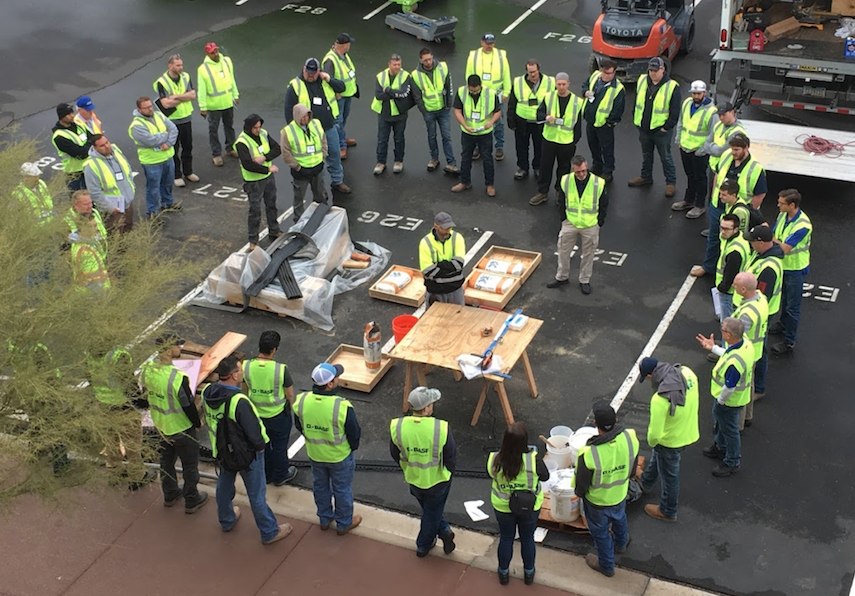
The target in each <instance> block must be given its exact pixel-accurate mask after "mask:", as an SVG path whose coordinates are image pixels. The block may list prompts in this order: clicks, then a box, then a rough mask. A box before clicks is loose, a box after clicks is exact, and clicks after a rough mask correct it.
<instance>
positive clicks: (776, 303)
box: [733, 252, 784, 317]
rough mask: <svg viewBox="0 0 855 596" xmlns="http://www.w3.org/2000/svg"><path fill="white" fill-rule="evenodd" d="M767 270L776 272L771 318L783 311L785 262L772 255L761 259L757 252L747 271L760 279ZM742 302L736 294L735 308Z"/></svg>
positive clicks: (771, 302) (770, 311) (770, 302)
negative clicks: (782, 294)
mask: <svg viewBox="0 0 855 596" xmlns="http://www.w3.org/2000/svg"><path fill="white" fill-rule="evenodd" d="M766 269H772V270H774V271H775V287H774V288H773V289H772V297H771V298H769V316H770V317H771V316H772V315H774V314H775V313H777V312H778V311H779V310H781V291H782V288H783V287H784V260H783V259H782V258H781V257H775V256H771V255H770V256H767V257H761V256H760V255H758V254H757V253H756V252H755V253H754V254H753V255H752V256H751V259H750V260H749V262H748V267H747V268H746V271H750V272H751V273H753V274H754V276H755V277H756V278H757V279H760V276H761V275H762V274H763V272H764V271H766ZM767 298H768V296H767ZM740 302H742V296H740V295H739V294H734V295H733V306H739V303H740Z"/></svg>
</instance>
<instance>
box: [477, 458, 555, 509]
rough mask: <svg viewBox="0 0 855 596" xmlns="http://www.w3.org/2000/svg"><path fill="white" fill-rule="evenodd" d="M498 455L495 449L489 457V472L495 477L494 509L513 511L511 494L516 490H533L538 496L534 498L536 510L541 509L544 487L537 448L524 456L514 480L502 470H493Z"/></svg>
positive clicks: (492, 494)
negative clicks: (539, 469)
mask: <svg viewBox="0 0 855 596" xmlns="http://www.w3.org/2000/svg"><path fill="white" fill-rule="evenodd" d="M497 455H498V452H497V451H494V452H493V453H491V454H490V456H489V457H488V458H487V474H489V475H490V478H492V479H493V485H492V487H491V489H490V502H491V503H492V504H493V509H495V510H496V511H501V512H502V513H510V512H511V494H512V493H514V492H515V491H518V490H519V491H529V492H533V493H534V494H535V495H536V497H535V500H534V510H535V511H538V510H540V507H541V505H543V487H542V486H541V484H540V479H539V478H538V477H537V471H536V465H537V464H536V463H535V455H537V450H535V449H532V450H531V451H528V452H526V453H523V456H522V466H520V471H519V474H517V476H516V478H514V479H513V480H508V479H507V478H505V475H504V474H503V473H502V472H501V471H500V472H499V473H498V474H496V473H495V472H494V471H493V462H494V461H495V459H496V456H497Z"/></svg>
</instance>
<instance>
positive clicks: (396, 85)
mask: <svg viewBox="0 0 855 596" xmlns="http://www.w3.org/2000/svg"><path fill="white" fill-rule="evenodd" d="M409 78H410V74H409V73H408V72H407V71H406V70H401V71H399V72H398V74H396V75H395V76H394V77H392V76H389V69H388V68H387V69H386V70H382V71H380V72H378V73H377V82H378V83H380V88H381V89H385V88H386V87H391V88H392V89H400V88H401V87H403V86H404V84H406V82H407V80H408V79H409ZM383 101H388V102H389V110H390V111H389V113H390V114H391V115H392V116H398V115H400V113H401V112H400V111H399V110H398V104H397V103H395V100H394V99H387V100H379V99H377V98H376V97H375V98H374V99H373V100H371V109H372V110H374V111H375V112H377V113H378V114H380V113H381V112H382V111H383Z"/></svg>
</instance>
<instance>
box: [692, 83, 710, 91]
mask: <svg viewBox="0 0 855 596" xmlns="http://www.w3.org/2000/svg"><path fill="white" fill-rule="evenodd" d="M706 90H707V84H706V83H704V82H703V81H692V86H691V87H690V88H689V93H704V92H706Z"/></svg>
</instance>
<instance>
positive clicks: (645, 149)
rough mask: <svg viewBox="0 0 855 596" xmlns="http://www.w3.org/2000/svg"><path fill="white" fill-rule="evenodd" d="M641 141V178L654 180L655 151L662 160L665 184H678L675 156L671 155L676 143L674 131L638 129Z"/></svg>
mask: <svg viewBox="0 0 855 596" xmlns="http://www.w3.org/2000/svg"><path fill="white" fill-rule="evenodd" d="M638 138H639V140H640V141H641V177H642V178H644V179H645V180H653V150H654V149H656V152H657V153H659V159H660V160H662V172H663V173H664V174H665V184H677V168H676V167H675V166H674V156H673V155H671V145H672V143H673V141H674V129H671V130H669V131H667V132H665V131H663V130H660V129H658V128H657V129H656V130H641V129H638Z"/></svg>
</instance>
